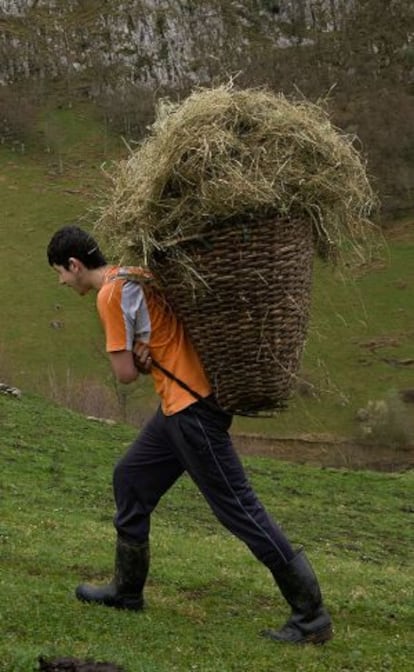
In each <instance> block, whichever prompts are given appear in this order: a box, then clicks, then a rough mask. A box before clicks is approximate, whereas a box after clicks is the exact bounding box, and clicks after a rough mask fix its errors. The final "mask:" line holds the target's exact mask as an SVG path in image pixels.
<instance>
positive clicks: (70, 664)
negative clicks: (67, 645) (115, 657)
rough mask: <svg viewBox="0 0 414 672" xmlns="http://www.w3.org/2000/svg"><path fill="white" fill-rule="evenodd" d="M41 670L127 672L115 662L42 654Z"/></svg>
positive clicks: (40, 660) (41, 671)
mask: <svg viewBox="0 0 414 672" xmlns="http://www.w3.org/2000/svg"><path fill="white" fill-rule="evenodd" d="M38 669H39V670H40V672H125V670H124V668H123V667H119V665H115V664H114V663H99V662H95V661H94V660H79V659H78V658H68V657H66V658H54V659H53V660H47V659H46V658H43V657H42V656H40V658H39V668H38Z"/></svg>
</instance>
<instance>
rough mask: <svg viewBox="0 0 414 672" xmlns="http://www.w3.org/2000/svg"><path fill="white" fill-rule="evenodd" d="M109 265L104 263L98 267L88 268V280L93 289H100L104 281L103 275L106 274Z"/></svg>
mask: <svg viewBox="0 0 414 672" xmlns="http://www.w3.org/2000/svg"><path fill="white" fill-rule="evenodd" d="M110 268H111V266H109V264H106V266H100V267H99V268H92V269H90V270H89V282H90V285H91V287H92V288H93V289H96V291H97V292H99V290H100V289H101V287H102V285H103V284H104V282H105V276H106V275H107V273H108V271H109V269H110Z"/></svg>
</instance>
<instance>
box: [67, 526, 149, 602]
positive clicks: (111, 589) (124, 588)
mask: <svg viewBox="0 0 414 672" xmlns="http://www.w3.org/2000/svg"><path fill="white" fill-rule="evenodd" d="M148 569H149V544H148V542H145V543H143V544H131V543H129V542H127V541H125V539H121V538H120V537H118V539H117V543H116V553H115V572H114V578H113V579H112V581H111V582H110V583H108V584H106V585H104V586H91V585H89V584H81V585H80V586H78V587H77V588H76V591H75V594H76V597H77V598H78V600H81V601H82V602H90V603H94V604H103V605H105V607H115V608H116V609H131V610H133V611H140V610H141V609H143V608H144V598H143V594H142V593H143V588H144V584H145V580H146V578H147V574H148Z"/></svg>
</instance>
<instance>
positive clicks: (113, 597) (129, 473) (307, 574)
mask: <svg viewBox="0 0 414 672" xmlns="http://www.w3.org/2000/svg"><path fill="white" fill-rule="evenodd" d="M47 253H48V260H49V264H50V265H51V266H52V267H53V268H54V269H55V271H56V272H57V273H58V275H59V281H60V283H61V284H63V285H67V286H68V287H71V288H72V289H74V290H75V291H76V292H78V293H79V294H80V295H84V294H86V293H87V292H89V291H91V290H94V291H96V292H97V309H98V313H99V315H100V318H101V321H102V325H103V329H104V332H105V338H106V350H107V352H108V355H109V359H110V363H111V366H112V369H113V372H114V374H115V376H116V378H117V379H118V380H119V381H120V382H121V383H131V382H132V381H134V380H136V379H137V378H138V376H139V374H140V373H143V374H147V373H151V375H152V377H153V380H154V384H155V389H156V391H157V393H158V395H159V396H160V398H161V405H160V407H159V409H158V410H157V412H156V413H155V415H154V417H153V418H152V419H151V420H150V421H149V422H148V423H147V424H146V425H145V427H144V428H143V429H142V431H141V432H140V434H139V436H138V438H137V439H136V440H135V441H134V442H133V444H132V445H131V447H130V448H129V450H128V451H127V453H126V454H125V456H124V457H123V458H122V459H121V460H120V461H119V462H118V464H117V465H116V467H115V470H114V475H113V486H114V496H115V502H116V515H115V519H114V525H115V528H116V532H117V542H116V553H115V572H114V578H113V579H112V581H111V582H110V583H109V584H107V585H104V586H101V587H95V586H91V585H87V584H82V585H80V586H78V588H77V589H76V596H77V597H78V599H80V600H82V601H84V602H89V603H97V604H102V605H105V606H108V607H116V608H121V609H132V610H140V609H142V608H143V606H144V600H143V589H144V584H145V581H146V578H147V574H148V569H149V529H150V515H151V512H152V511H153V510H154V508H155V507H156V505H157V503H158V501H159V500H160V498H161V497H162V495H163V494H164V493H165V492H167V490H168V489H169V488H170V487H171V486H172V485H173V484H174V482H175V481H176V480H177V479H178V478H179V477H180V476H181V475H182V474H183V472H184V471H187V472H188V474H189V475H190V477H191V478H192V480H193V481H194V483H195V484H196V485H197V487H198V488H199V489H200V491H201V493H202V494H203V496H204V497H205V499H206V500H207V502H208V504H209V505H210V507H211V509H212V511H213V512H214V514H215V515H216V516H217V518H218V520H219V521H220V522H221V523H222V524H223V525H224V526H225V527H226V528H227V529H229V530H230V532H232V533H233V534H234V535H236V536H237V537H238V538H239V539H241V540H242V541H243V542H244V543H245V544H246V545H247V546H248V547H249V549H250V550H251V551H252V553H253V554H254V555H255V556H256V558H257V559H258V560H259V561H260V562H262V563H263V564H264V565H266V567H268V569H269V570H270V572H271V573H272V575H273V577H274V579H275V581H276V583H277V585H278V586H279V589H280V591H281V593H282V595H283V596H284V598H285V599H286V600H287V602H288V604H289V605H290V607H291V615H290V618H289V619H288V620H287V622H286V623H285V625H284V626H283V627H282V628H280V629H279V630H266V631H265V632H264V633H262V634H263V635H265V636H267V637H269V638H271V639H273V640H276V641H288V642H295V643H306V642H313V643H317V644H320V643H323V642H325V641H327V640H328V639H330V638H331V637H332V626H331V620H330V617H329V614H328V612H327V611H326V609H325V607H324V606H323V603H322V597H321V593H320V589H319V585H318V581H317V579H316V576H315V574H314V572H313V570H312V568H311V566H310V564H309V562H308V560H307V558H306V556H305V553H304V552H303V550H300V551H299V552H295V551H294V550H293V549H292V547H291V545H290V543H289V541H288V539H287V538H286V537H285V535H284V534H283V532H282V531H281V529H280V528H279V526H278V525H277V523H276V522H275V521H274V520H272V518H271V517H270V516H269V514H268V513H267V511H266V510H265V508H264V507H263V505H262V504H261V502H260V501H259V500H258V498H257V496H256V494H255V492H254V491H253V490H252V488H251V486H250V484H249V483H248V481H247V479H246V475H245V473H244V470H243V467H242V464H241V463H240V460H239V459H238V456H237V455H236V452H235V450H234V448H233V445H232V442H231V439H230V436H229V433H228V430H229V427H230V425H231V416H230V415H229V414H227V413H226V412H224V411H223V410H222V409H220V407H219V406H218V405H217V403H216V401H215V399H214V396H213V395H212V391H211V387H210V384H209V381H208V380H207V378H206V375H205V373H204V370H203V367H202V364H201V362H200V360H199V358H198V355H197V353H196V352H195V350H194V348H193V347H192V344H191V343H190V341H189V339H188V337H187V335H186V333H185V331H184V328H183V325H182V324H181V323H180V322H179V321H178V320H177V319H176V317H175V315H174V314H173V312H172V311H171V308H170V307H169V306H168V305H167V303H166V301H165V299H164V297H163V295H162V294H161V293H160V292H159V291H158V290H157V289H156V287H155V283H154V282H153V281H152V277H151V275H150V274H149V273H148V272H146V271H144V270H143V269H139V268H120V267H117V266H110V265H108V264H107V263H106V260H105V258H104V256H103V255H102V253H101V251H100V249H99V246H98V244H97V243H96V241H95V240H94V239H93V238H92V237H91V236H90V235H89V234H88V233H87V232H85V231H83V230H81V229H79V228H78V227H75V226H68V227H64V228H62V229H60V230H59V231H57V232H56V233H55V234H54V236H53V237H52V239H51V241H50V243H49V246H48V250H47ZM229 347H231V344H230V343H229Z"/></svg>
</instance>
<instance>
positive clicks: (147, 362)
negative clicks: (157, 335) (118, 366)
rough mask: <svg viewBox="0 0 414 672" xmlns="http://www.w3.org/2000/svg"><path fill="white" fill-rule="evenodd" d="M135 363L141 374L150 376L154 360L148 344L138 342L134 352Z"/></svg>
mask: <svg viewBox="0 0 414 672" xmlns="http://www.w3.org/2000/svg"><path fill="white" fill-rule="evenodd" d="M133 356H134V363H135V366H136V367H137V369H138V371H139V372H140V373H144V374H148V373H150V371H151V366H152V359H151V354H150V349H149V347H148V344H147V343H142V341H137V343H135V345H134V350H133Z"/></svg>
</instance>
